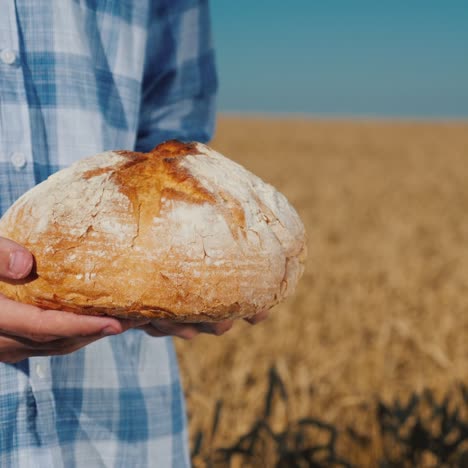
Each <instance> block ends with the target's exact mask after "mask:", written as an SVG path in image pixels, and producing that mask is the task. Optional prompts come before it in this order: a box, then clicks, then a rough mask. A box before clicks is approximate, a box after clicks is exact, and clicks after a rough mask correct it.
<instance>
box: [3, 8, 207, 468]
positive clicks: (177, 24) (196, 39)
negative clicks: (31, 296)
mask: <svg viewBox="0 0 468 468" xmlns="http://www.w3.org/2000/svg"><path fill="white" fill-rule="evenodd" d="M208 8H209V7H208V4H207V1H203V0H0V214H2V213H3V212H4V211H5V210H6V209H7V208H8V207H9V206H10V204H11V203H13V202H14V201H15V200H16V198H18V197H19V196H20V195H21V194H22V193H23V192H25V191H26V190H28V189H29V188H31V187H32V186H34V185H35V184H37V183H39V182H41V181H42V180H44V179H45V178H46V177H48V176H49V175H50V174H51V173H53V172H55V171H56V170H58V169H61V168H63V167H65V166H68V165H70V164H71V163H72V162H74V161H75V160H77V159H80V158H83V157H85V156H89V155H93V154H96V153H99V152H102V151H104V150H109V149H138V150H149V149H151V148H152V147H153V146H155V145H156V144H158V143H160V142H161V141H163V140H166V139H170V138H179V139H182V140H199V141H207V140H208V139H209V138H210V136H211V134H212V130H213V121H214V106H213V103H214V95H215V91H216V75H215V69H214V59H213V50H212V46H211V41H210V28H209V11H208ZM0 313H1V311H0ZM186 439H187V434H186V419H185V411H184V401H183V396H182V392H181V386H180V382H179V376H178V369H177V363H176V356H175V353H174V349H173V346H172V341H171V339H168V338H151V337H150V336H148V335H146V334H145V333H144V332H142V331H138V330H133V331H129V332H126V333H124V334H123V335H120V336H114V337H108V338H104V339H102V340H100V341H98V342H95V343H93V344H91V345H89V346H87V347H86V348H84V349H82V350H80V351H77V352H75V353H73V354H70V355H67V356H55V357H37V358H31V359H28V360H25V361H22V362H21V363H19V364H16V365H8V364H0V467H2V468H7V467H34V468H36V467H44V468H57V467H64V468H80V467H86V468H97V467H122V468H133V467H157V468H166V467H181V466H187V465H189V456H188V450H187V440H186Z"/></svg>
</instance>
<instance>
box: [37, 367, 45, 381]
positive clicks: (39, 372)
mask: <svg viewBox="0 0 468 468" xmlns="http://www.w3.org/2000/svg"><path fill="white" fill-rule="evenodd" d="M36 374H37V376H38V377H39V378H40V379H43V378H44V377H45V372H44V368H43V367H42V366H41V365H40V364H39V363H36Z"/></svg>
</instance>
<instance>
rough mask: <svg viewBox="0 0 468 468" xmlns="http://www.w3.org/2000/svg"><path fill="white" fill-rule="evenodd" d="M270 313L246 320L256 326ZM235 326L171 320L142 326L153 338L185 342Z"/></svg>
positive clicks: (226, 323)
mask: <svg viewBox="0 0 468 468" xmlns="http://www.w3.org/2000/svg"><path fill="white" fill-rule="evenodd" d="M268 314H269V311H268V310H263V311H261V312H259V313H258V314H256V315H254V316H252V317H249V318H247V319H245V321H246V322H248V323H250V324H251V325H256V324H257V323H259V322H262V321H263V320H265V319H266V318H267V317H268ZM233 324H234V321H233V320H224V321H222V322H216V323H193V324H187V323H177V322H173V321H171V320H152V321H151V323H149V324H146V325H143V326H141V327H140V328H141V329H143V330H145V331H146V333H148V334H149V335H151V336H156V337H159V336H176V337H178V338H183V339H184V340H191V339H192V338H195V337H196V336H197V335H199V334H200V333H208V334H210V335H216V336H221V335H224V333H226V332H227V331H229V330H230V329H231V328H232V326H233Z"/></svg>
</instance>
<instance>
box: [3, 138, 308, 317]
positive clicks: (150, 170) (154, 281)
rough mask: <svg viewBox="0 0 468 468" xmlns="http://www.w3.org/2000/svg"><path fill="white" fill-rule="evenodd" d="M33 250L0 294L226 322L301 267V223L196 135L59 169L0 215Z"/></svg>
mask: <svg viewBox="0 0 468 468" xmlns="http://www.w3.org/2000/svg"><path fill="white" fill-rule="evenodd" d="M0 235H1V236H4V237H8V238H10V239H13V240H15V241H16V242H19V243H20V244H22V245H24V246H25V247H26V248H28V249H29V250H30V251H31V252H32V253H33V254H34V256H35V261H36V268H35V274H34V275H33V276H32V277H31V278H29V279H28V280H27V281H20V282H8V283H6V282H2V283H0V292H1V293H3V294H5V295H7V296H8V297H10V298H13V299H16V300H19V301H22V302H26V303H31V304H35V305H38V306H40V307H45V308H54V309H62V310H68V311H73V312H78V313H90V314H108V315H115V316H120V317H129V318H131V317H139V316H145V317H153V318H171V319H174V320H178V321H189V322H197V321H206V320H213V321H216V320H223V319H225V318H236V317H245V316H249V315H253V314H255V313H256V312H258V311H260V310H263V309H265V308H270V307H272V306H273V305H275V304H276V303H278V302H279V301H280V300H282V299H283V298H284V297H286V296H288V295H289V294H291V292H292V291H293V290H294V288H295V286H296V284H297V281H298V279H299V277H300V276H301V274H302V271H303V261H304V258H305V233H304V226H303V224H302V222H301V220H300V219H299V217H298V215H297V213H296V211H295V210H294V209H293V208H292V206H291V205H290V204H289V203H288V201H287V200H286V198H285V197H284V196H283V195H282V194H280V193H279V192H278V191H276V190H275V189H274V188H273V187H272V186H271V185H268V184H266V183H264V182H263V181H262V180H261V179H259V178H258V177H256V176H255V175H253V174H252V173H250V172H249V171H247V170H246V169H244V168H243V167H242V166H240V165H239V164H237V163H235V162H233V161H231V160H229V159H228V158H225V157H224V156H222V155H221V154H219V153H217V152H216V151H214V150H212V149H211V148H209V147H208V146H206V145H203V144H201V143H181V142H178V141H169V142H166V143H163V144H161V145H159V146H157V147H156V148H155V149H154V150H152V151H151V152H149V153H136V152H129V151H110V152H106V153H102V154H99V155H96V156H94V157H91V158H87V159H84V160H82V161H79V162H77V163H75V164H74V165H72V166H71V167H69V168H67V169H64V170H62V171H59V172H57V173H56V174H54V175H53V176H51V177H49V179H47V180H46V181H44V182H43V183H41V184H39V185H37V186H36V187H34V188H33V189H31V190H30V191H29V192H27V193H26V194H24V195H23V196H22V197H21V198H19V199H18V201H17V202H16V203H15V204H14V205H13V206H12V207H11V208H10V209H9V210H8V211H7V213H6V214H5V216H4V217H3V218H2V219H1V220H0Z"/></svg>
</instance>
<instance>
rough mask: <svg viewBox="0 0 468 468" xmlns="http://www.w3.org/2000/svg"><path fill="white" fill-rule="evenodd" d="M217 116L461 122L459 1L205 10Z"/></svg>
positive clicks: (342, 1) (305, 0)
mask: <svg viewBox="0 0 468 468" xmlns="http://www.w3.org/2000/svg"><path fill="white" fill-rule="evenodd" d="M211 9H212V20H213V29H214V39H215V45H216V49H217V63H218V71H219V76H220V94H219V109H220V110H221V111H232V112H258V113H307V114H309V113H310V114H315V115H324V116H363V117H368V116H382V117H385V116H391V117H400V116H401V117H411V118H412V117H423V118H440V117H442V118H447V117H449V118H450V117H454V118H459V117H463V118H468V0H446V1H443V0H437V1H436V0H425V1H423V0H406V1H403V0H393V1H390V0H382V1H378V0H373V1H371V0H258V1H256V0H212V1H211Z"/></svg>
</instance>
